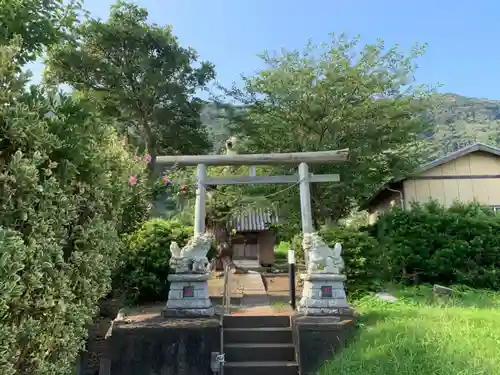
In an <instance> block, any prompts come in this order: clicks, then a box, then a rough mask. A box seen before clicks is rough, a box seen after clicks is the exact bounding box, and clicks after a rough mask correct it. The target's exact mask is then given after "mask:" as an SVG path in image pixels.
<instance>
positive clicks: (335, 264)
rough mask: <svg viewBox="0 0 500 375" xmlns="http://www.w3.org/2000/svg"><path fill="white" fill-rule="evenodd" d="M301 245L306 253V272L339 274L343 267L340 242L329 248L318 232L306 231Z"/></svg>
mask: <svg viewBox="0 0 500 375" xmlns="http://www.w3.org/2000/svg"><path fill="white" fill-rule="evenodd" d="M302 246H303V248H304V253H306V252H307V254H308V266H307V272H308V273H333V274H340V273H341V272H342V270H343V269H344V260H343V259H342V245H341V244H340V243H336V244H335V246H334V248H333V249H331V248H330V247H329V246H328V245H327V244H326V243H325V241H324V240H323V239H322V238H321V236H320V235H319V234H318V233H306V234H304V239H303V240H302Z"/></svg>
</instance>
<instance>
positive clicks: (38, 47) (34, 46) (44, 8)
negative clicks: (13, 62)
mask: <svg viewBox="0 0 500 375" xmlns="http://www.w3.org/2000/svg"><path fill="white" fill-rule="evenodd" d="M80 9H81V4H80V1H74V0H72V1H67V2H65V4H63V2H62V1H58V0H23V1H12V0H0V20H2V27H1V28H0V45H7V44H9V43H10V42H11V41H12V40H13V39H14V37H15V36H18V37H20V38H21V40H22V51H21V52H20V53H19V54H18V56H17V57H16V58H17V59H18V60H19V61H18V62H19V63H20V66H22V65H23V64H25V63H27V62H30V61H34V60H36V58H37V57H39V56H40V55H41V54H42V52H44V49H46V48H48V47H51V46H52V45H54V44H56V43H59V42H60V41H61V40H62V39H67V38H68V37H69V35H70V32H71V29H72V28H73V26H74V25H75V22H76V20H77V13H78V11H79V10H80Z"/></svg>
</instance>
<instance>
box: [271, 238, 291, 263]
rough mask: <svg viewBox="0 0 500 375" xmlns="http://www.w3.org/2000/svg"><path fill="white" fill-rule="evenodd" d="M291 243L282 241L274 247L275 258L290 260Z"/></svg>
mask: <svg viewBox="0 0 500 375" xmlns="http://www.w3.org/2000/svg"><path fill="white" fill-rule="evenodd" d="M290 246H291V244H290V242H285V241H282V242H280V243H279V244H278V245H277V246H275V247H274V256H275V258H276V259H288V249H290Z"/></svg>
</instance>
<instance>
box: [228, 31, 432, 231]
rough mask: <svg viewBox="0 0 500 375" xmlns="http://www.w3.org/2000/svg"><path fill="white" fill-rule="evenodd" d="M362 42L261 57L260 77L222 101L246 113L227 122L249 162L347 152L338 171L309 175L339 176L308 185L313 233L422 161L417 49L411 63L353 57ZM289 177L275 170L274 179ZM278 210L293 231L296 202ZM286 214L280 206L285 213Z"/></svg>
mask: <svg viewBox="0 0 500 375" xmlns="http://www.w3.org/2000/svg"><path fill="white" fill-rule="evenodd" d="M358 44H359V40H358V39H357V38H355V39H348V38H346V37H345V36H341V37H340V38H336V37H335V36H334V35H332V43H331V44H323V45H321V46H319V47H318V46H314V45H312V44H308V45H307V47H306V48H305V50H304V51H302V52H300V51H292V52H287V51H283V52H282V53H281V54H274V55H270V54H269V53H265V54H263V55H262V56H261V58H262V59H263V61H264V63H265V64H266V67H265V68H264V69H263V70H262V71H261V72H260V73H259V74H257V75H256V76H253V77H245V78H244V81H243V88H242V89H238V88H233V89H231V90H226V91H225V92H226V94H227V95H229V96H231V97H232V98H233V99H236V100H237V101H239V102H240V103H242V105H244V106H245V107H246V110H245V111H243V112H242V111H239V113H240V115H238V116H237V117H234V118H233V119H232V122H231V125H230V126H231V129H232V131H233V133H235V134H238V135H241V136H242V137H244V138H246V144H247V147H248V150H249V151H251V152H298V151H318V150H334V149H342V148H349V150H350V154H349V155H350V156H349V160H348V161H347V162H346V163H344V164H340V165H337V166H326V165H322V166H311V172H313V173H339V174H340V176H341V181H342V182H341V184H340V185H328V184H313V185H312V186H311V197H312V206H313V213H314V218H315V221H316V223H317V224H320V223H322V222H325V220H326V219H327V218H329V217H331V218H333V219H338V218H339V217H341V216H343V215H345V214H346V213H348V212H349V211H350V210H351V209H352V208H353V207H355V206H356V205H357V204H358V203H359V202H360V201H361V200H363V199H364V198H366V197H367V196H369V195H370V194H371V193H372V192H373V190H374V189H375V188H377V187H378V186H379V185H380V184H381V183H383V182H385V181H386V180H387V179H388V178H390V177H393V176H397V175H399V174H402V173H405V172H407V171H410V170H411V169H413V168H414V167H415V165H416V164H417V163H418V162H419V160H420V157H421V156H422V144H423V143H422V142H421V141H420V139H421V135H422V134H423V132H424V131H425V130H426V129H427V127H428V126H429V121H428V118H427V117H425V116H421V114H423V113H425V111H426V110H427V108H428V107H429V105H430V100H429V98H430V96H431V94H432V90H430V89H427V88H426V87H418V88H414V87H413V86H411V83H412V74H413V72H414V70H415V65H414V59H415V58H416V57H418V56H419V55H421V54H422V53H423V48H422V47H419V46H418V45H416V46H415V47H414V48H413V49H412V50H411V52H410V54H409V55H408V56H404V54H402V53H401V52H399V50H398V49H397V47H393V48H391V49H389V50H386V49H385V48H384V43H383V42H382V41H379V42H378V43H377V44H373V45H371V44H370V45H366V46H364V47H363V48H362V49H359V46H358ZM284 172H285V173H296V171H292V170H289V169H286V168H276V170H275V173H284ZM289 193H293V194H290V203H288V202H283V201H282V203H281V208H282V209H281V211H283V212H289V213H290V215H292V216H293V217H292V218H291V219H290V221H289V222H290V223H292V222H293V221H296V218H297V215H296V213H297V211H298V204H299V203H298V202H299V201H298V192H297V190H289ZM285 205H286V206H285Z"/></svg>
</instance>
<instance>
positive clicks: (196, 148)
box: [46, 1, 215, 169]
mask: <svg viewBox="0 0 500 375" xmlns="http://www.w3.org/2000/svg"><path fill="white" fill-rule="evenodd" d="M147 17H148V13H147V11H146V10H145V9H143V8H140V7H138V6H136V5H133V4H129V3H126V2H121V1H120V2H118V3H117V4H116V5H114V6H112V7H111V14H110V17H109V19H108V20H107V21H106V22H104V21H101V20H98V19H92V18H89V19H87V20H86V21H85V22H83V23H82V24H81V25H80V26H79V27H78V28H77V30H76V35H77V37H78V42H72V41H70V42H64V43H61V44H60V45H59V46H58V48H56V49H54V50H53V51H51V53H50V55H49V58H48V61H47V64H48V69H47V71H46V76H47V78H48V80H49V81H51V82H56V83H66V84H69V85H71V86H73V87H74V88H76V89H77V90H81V91H83V92H84V93H85V94H86V95H89V96H91V97H93V98H94V99H95V103H96V105H97V106H99V108H100V109H101V110H102V111H103V112H104V113H106V114H108V115H109V116H110V117H112V118H116V119H118V123H119V125H120V128H119V130H120V132H121V133H122V134H127V135H128V137H129V140H130V141H131V142H132V143H133V144H135V145H137V146H139V147H140V149H142V150H147V151H148V152H149V153H150V154H151V156H152V159H153V160H152V162H151V163H150V166H151V168H152V169H154V164H155V160H156V156H157V155H158V154H160V153H167V154H172V153H177V152H178V153H200V152H205V151H207V150H208V149H209V148H210V144H209V141H208V136H207V132H206V129H205V127H204V126H203V125H202V124H201V121H200V111H201V109H202V105H203V103H202V102H201V101H200V100H199V99H197V98H195V94H196V93H197V91H198V90H202V89H204V88H205V87H206V85H207V83H208V82H209V81H210V80H212V79H213V78H214V74H215V73H214V68H213V66H212V64H210V63H207V62H201V63H200V66H199V67H198V68H194V67H193V64H195V63H196V62H197V60H198V56H197V54H196V52H195V51H194V50H193V49H191V48H183V47H182V46H180V44H179V42H178V40H177V38H176V37H174V35H172V31H171V29H170V27H161V26H158V25H155V24H148V23H147ZM75 39H76V38H75Z"/></svg>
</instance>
